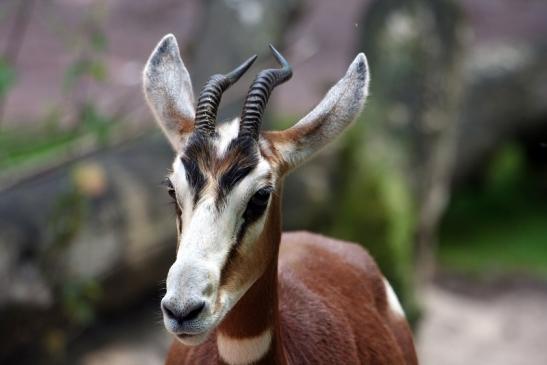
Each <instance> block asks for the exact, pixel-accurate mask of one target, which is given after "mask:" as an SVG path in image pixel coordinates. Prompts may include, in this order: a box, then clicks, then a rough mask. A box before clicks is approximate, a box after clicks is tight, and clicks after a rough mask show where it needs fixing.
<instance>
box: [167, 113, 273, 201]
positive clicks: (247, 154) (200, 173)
mask: <svg viewBox="0 0 547 365" xmlns="http://www.w3.org/2000/svg"><path fill="white" fill-rule="evenodd" d="M177 160H178V161H175V164H174V166H173V167H174V168H173V171H174V174H176V175H178V174H181V173H183V174H185V180H186V182H187V183H188V185H189V188H190V189H191V190H192V191H193V194H194V204H196V203H197V201H198V200H199V199H200V198H201V196H203V194H204V191H214V192H216V195H217V197H218V200H219V201H221V200H222V199H223V198H224V197H225V196H226V195H227V194H228V193H229V192H230V191H231V190H232V189H233V188H234V187H235V186H236V185H237V184H238V183H239V182H240V181H242V180H243V179H244V178H245V177H246V176H248V175H250V174H251V173H252V172H253V171H255V170H256V172H258V170H260V175H263V172H264V170H269V163H267V161H265V160H264V158H263V157H262V156H261V153H260V148H259V144H258V143H257V142H256V141H255V140H254V139H253V138H251V137H249V136H243V137H238V120H237V119H236V120H234V121H233V122H229V123H225V124H223V125H222V126H220V127H219V128H218V129H217V133H216V134H215V136H213V137H206V136H202V135H200V134H193V135H192V136H191V137H190V138H189V140H188V142H187V144H186V145H185V146H184V148H183V150H182V152H181V154H180V155H179V157H178V158H177ZM259 165H260V166H262V167H260V168H259V169H257V166H259ZM265 165H266V166H267V167H268V168H267V169H265V167H266V166H265ZM181 167H182V168H181ZM182 171H184V172H182ZM266 172H267V171H266ZM211 188H212V189H211ZM207 194H208V193H207Z"/></svg>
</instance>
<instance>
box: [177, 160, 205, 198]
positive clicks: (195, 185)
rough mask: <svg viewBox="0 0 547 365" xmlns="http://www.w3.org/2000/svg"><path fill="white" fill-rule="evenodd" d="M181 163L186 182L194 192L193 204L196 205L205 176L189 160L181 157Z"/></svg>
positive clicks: (193, 162) (195, 164)
mask: <svg viewBox="0 0 547 365" xmlns="http://www.w3.org/2000/svg"><path fill="white" fill-rule="evenodd" d="M181 161H182V164H183V165H184V169H185V170H186V180H187V181H188V183H189V184H190V186H191V187H192V189H193V190H194V204H196V203H197V202H198V200H199V198H200V195H201V191H202V190H203V187H204V186H205V176H204V175H203V173H202V172H201V170H200V169H199V166H198V164H197V162H196V161H193V160H190V159H189V158H187V157H182V158H181Z"/></svg>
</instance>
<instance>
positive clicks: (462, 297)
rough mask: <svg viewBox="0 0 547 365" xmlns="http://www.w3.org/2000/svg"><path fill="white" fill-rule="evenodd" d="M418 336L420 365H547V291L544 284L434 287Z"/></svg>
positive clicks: (428, 294)
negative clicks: (467, 288) (468, 289)
mask: <svg viewBox="0 0 547 365" xmlns="http://www.w3.org/2000/svg"><path fill="white" fill-rule="evenodd" d="M425 306H426V312H425V316H424V321H423V323H422V326H421V329H420V331H419V335H418V343H417V346H418V351H419V354H420V360H421V364H422V365H436V364H443V365H460V364H496V365H541V364H547V346H546V344H547V342H546V340H545V339H546V338H547V312H546V311H545V308H547V290H546V289H545V288H542V287H541V285H534V286H527V285H521V286H515V287H510V288H496V289H491V288H482V289H481V288H478V289H477V288H475V289H473V293H462V292H459V291H458V290H456V291H455V290H450V289H448V288H446V287H442V286H438V285H436V286H432V287H430V288H429V289H428V290H427V292H426V293H425Z"/></svg>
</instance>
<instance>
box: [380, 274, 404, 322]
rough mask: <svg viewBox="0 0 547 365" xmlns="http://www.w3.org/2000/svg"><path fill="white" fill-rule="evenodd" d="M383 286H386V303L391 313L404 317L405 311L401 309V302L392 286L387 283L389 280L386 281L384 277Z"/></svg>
mask: <svg viewBox="0 0 547 365" xmlns="http://www.w3.org/2000/svg"><path fill="white" fill-rule="evenodd" d="M384 286H385V288H386V295H387V304H388V305H389V308H390V309H391V310H392V311H393V313H396V314H398V315H400V316H401V317H404V316H405V312H404V310H403V307H402V306H401V303H400V302H399V299H398V298H397V294H395V291H394V290H393V288H392V287H391V285H390V284H389V281H387V279H386V278H384Z"/></svg>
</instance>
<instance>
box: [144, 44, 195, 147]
mask: <svg viewBox="0 0 547 365" xmlns="http://www.w3.org/2000/svg"><path fill="white" fill-rule="evenodd" d="M143 86H144V95H145V96H146V100H147V101H148V105H149V106H150V109H152V112H153V113H154V116H155V117H156V120H157V122H158V124H159V125H160V126H161V128H162V129H163V131H164V133H165V135H166V136H167V138H168V139H169V142H171V145H173V147H174V148H175V149H176V150H178V149H180V147H181V146H182V144H183V143H184V142H185V140H186V138H187V136H188V135H189V133H190V132H191V131H192V130H193V128H194V117H195V109H194V92H193V90H192V82H191V80H190V75H189V74H188V70H186V67H185V66H184V63H183V62H182V59H181V58H180V53H179V47H178V45H177V40H176V39H175V36H174V35H172V34H168V35H166V36H165V37H163V39H162V40H161V41H160V42H159V43H158V45H157V46H156V48H155V49H154V51H153V52H152V54H151V55H150V58H149V59H148V62H147V63H146V66H145V67H144V71H143Z"/></svg>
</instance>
